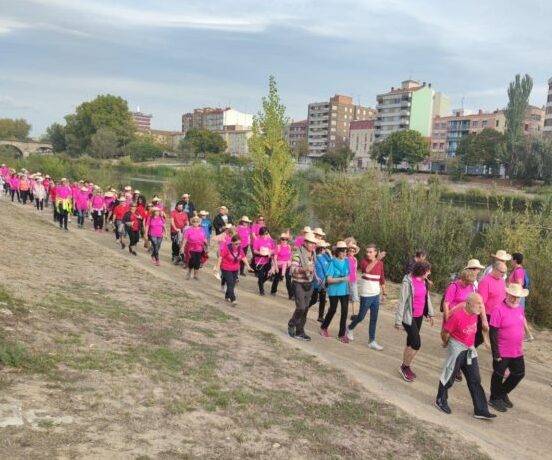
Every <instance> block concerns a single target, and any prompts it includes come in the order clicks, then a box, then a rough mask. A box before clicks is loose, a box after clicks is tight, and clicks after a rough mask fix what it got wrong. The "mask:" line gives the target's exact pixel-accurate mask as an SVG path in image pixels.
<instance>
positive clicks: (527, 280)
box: [523, 267, 531, 289]
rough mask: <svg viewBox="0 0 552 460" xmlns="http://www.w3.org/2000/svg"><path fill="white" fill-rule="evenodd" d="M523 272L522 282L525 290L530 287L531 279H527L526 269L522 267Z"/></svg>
mask: <svg viewBox="0 0 552 460" xmlns="http://www.w3.org/2000/svg"><path fill="white" fill-rule="evenodd" d="M524 269H525V270H524V271H525V279H524V280H523V287H524V288H525V289H529V288H530V287H531V279H530V278H529V272H528V271H527V269H526V268H525V267H524Z"/></svg>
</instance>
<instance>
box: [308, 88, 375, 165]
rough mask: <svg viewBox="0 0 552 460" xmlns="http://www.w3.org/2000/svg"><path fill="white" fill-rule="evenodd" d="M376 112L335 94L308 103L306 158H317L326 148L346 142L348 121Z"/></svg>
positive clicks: (333, 147)
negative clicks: (328, 98) (322, 99)
mask: <svg viewBox="0 0 552 460" xmlns="http://www.w3.org/2000/svg"><path fill="white" fill-rule="evenodd" d="M375 115H376V111H375V110H374V109H372V108H370V107H363V106H361V105H355V104H353V99H352V98H351V97H349V96H342V95H338V94H336V95H335V96H333V97H332V98H330V100H329V101H324V102H313V103H311V104H309V106H308V120H307V122H308V128H307V140H308V157H309V158H310V159H311V160H312V159H316V158H320V157H321V156H323V155H325V154H326V153H328V152H329V151H332V150H335V149H339V148H341V147H343V146H348V145H349V128H350V124H351V121H355V120H370V119H374V118H375Z"/></svg>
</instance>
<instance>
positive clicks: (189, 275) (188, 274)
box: [186, 272, 192, 280]
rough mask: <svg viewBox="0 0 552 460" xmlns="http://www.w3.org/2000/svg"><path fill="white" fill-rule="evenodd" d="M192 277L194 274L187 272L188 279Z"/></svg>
mask: <svg viewBox="0 0 552 460" xmlns="http://www.w3.org/2000/svg"><path fill="white" fill-rule="evenodd" d="M191 277H192V275H191V274H190V272H188V273H186V279H187V280H189V279H190V278H191Z"/></svg>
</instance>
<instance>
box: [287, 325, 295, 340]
mask: <svg viewBox="0 0 552 460" xmlns="http://www.w3.org/2000/svg"><path fill="white" fill-rule="evenodd" d="M288 335H289V336H290V337H295V326H290V325H289V324H288Z"/></svg>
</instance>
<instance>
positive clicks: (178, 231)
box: [170, 203, 188, 265]
mask: <svg viewBox="0 0 552 460" xmlns="http://www.w3.org/2000/svg"><path fill="white" fill-rule="evenodd" d="M187 226H188V214H186V213H185V212H184V207H183V206H182V203H176V206H175V207H174V209H173V210H172V211H171V230H170V234H171V243H172V245H171V249H172V262H173V264H176V265H178V264H179V263H180V245H181V243H182V234H183V233H184V229H185V228H186V227H187Z"/></svg>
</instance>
